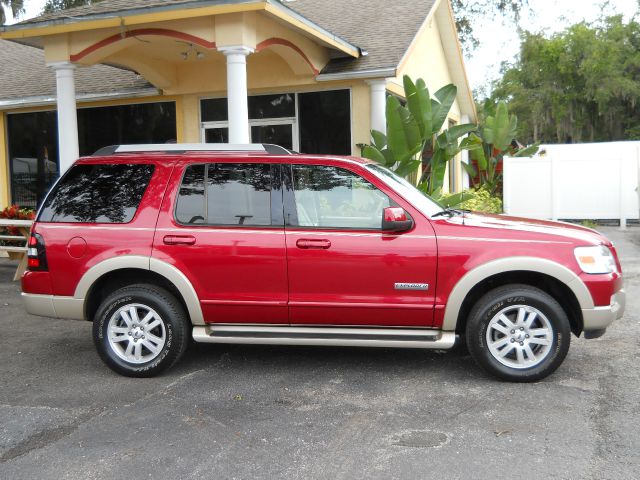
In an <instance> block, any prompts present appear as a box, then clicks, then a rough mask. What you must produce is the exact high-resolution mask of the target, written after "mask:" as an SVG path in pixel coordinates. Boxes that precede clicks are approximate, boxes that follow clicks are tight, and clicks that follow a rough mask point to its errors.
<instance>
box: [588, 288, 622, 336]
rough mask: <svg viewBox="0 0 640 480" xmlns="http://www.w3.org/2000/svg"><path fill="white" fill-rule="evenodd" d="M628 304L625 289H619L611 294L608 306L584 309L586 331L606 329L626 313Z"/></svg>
mask: <svg viewBox="0 0 640 480" xmlns="http://www.w3.org/2000/svg"><path fill="white" fill-rule="evenodd" d="M625 305H626V293H625V291H624V289H621V290H618V291H617V292H616V293H614V294H613V295H612V296H611V304H610V305H608V306H606V307H594V308H587V309H583V310H582V320H583V330H584V332H585V336H587V335H586V332H591V331H594V332H595V331H600V330H604V329H606V328H607V327H608V326H609V325H611V324H612V323H613V321H614V320H617V319H619V318H621V317H622V315H624V308H625Z"/></svg>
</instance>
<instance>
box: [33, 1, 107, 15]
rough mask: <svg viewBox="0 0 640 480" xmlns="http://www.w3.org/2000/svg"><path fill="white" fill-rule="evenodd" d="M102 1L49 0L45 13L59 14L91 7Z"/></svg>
mask: <svg viewBox="0 0 640 480" xmlns="http://www.w3.org/2000/svg"><path fill="white" fill-rule="evenodd" d="M99 1H100V0H47V3H45V5H44V10H43V13H52V12H58V11H60V10H66V9H67V8H74V7H81V6H83V5H91V4H92V3H97V2H99Z"/></svg>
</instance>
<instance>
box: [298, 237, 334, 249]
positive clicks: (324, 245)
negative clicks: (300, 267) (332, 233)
mask: <svg viewBox="0 0 640 480" xmlns="http://www.w3.org/2000/svg"><path fill="white" fill-rule="evenodd" d="M296 246H297V247H298V248H305V249H306V248H320V249H323V250H326V249H328V248H330V247H331V242H330V241H329V240H325V239H317V238H301V239H300V240H298V241H297V242H296Z"/></svg>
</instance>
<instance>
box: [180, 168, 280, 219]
mask: <svg viewBox="0 0 640 480" xmlns="http://www.w3.org/2000/svg"><path fill="white" fill-rule="evenodd" d="M211 164H223V165H268V166H269V167H270V176H271V188H270V189H269V201H270V204H271V205H270V211H269V215H270V223H269V225H235V224H225V223H183V222H181V221H180V220H178V216H177V210H178V200H179V199H180V189H181V188H182V184H183V182H184V177H185V175H186V173H187V169H188V168H190V167H195V166H198V165H204V166H205V176H204V183H205V185H204V202H205V213H208V212H207V211H206V210H207V205H208V202H207V185H206V183H207V177H208V175H207V174H208V170H209V169H208V165H211ZM172 216H173V222H174V223H175V224H176V225H178V226H180V227H185V228H221V229H230V228H234V229H235V228H239V229H248V230H257V229H274V228H278V229H282V228H284V206H283V193H282V172H281V167H280V165H279V164H276V163H271V162H219V161H218V162H193V163H188V164H185V165H184V168H183V170H182V172H181V174H180V180H179V182H178V184H177V187H176V194H175V199H174V202H173V213H172ZM205 220H208V214H207V218H206V219H205Z"/></svg>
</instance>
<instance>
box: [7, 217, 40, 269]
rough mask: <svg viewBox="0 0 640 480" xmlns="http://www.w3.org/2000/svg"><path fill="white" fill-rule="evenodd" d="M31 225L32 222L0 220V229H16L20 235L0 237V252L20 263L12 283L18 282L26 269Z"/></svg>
mask: <svg viewBox="0 0 640 480" xmlns="http://www.w3.org/2000/svg"><path fill="white" fill-rule="evenodd" d="M31 225H33V221H32V220H11V219H7V218H0V229H4V228H7V227H13V228H16V229H18V231H19V232H20V235H5V234H2V235H0V241H2V243H3V245H0V252H6V253H7V254H9V258H11V259H12V260H19V261H20V263H19V264H18V269H17V270H16V273H15V275H14V276H13V280H14V281H15V280H19V279H20V277H22V274H23V273H24V272H25V270H26V269H27V261H28V258H27V249H28V244H29V235H30V230H31ZM5 243H8V245H5Z"/></svg>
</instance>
